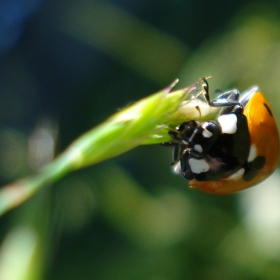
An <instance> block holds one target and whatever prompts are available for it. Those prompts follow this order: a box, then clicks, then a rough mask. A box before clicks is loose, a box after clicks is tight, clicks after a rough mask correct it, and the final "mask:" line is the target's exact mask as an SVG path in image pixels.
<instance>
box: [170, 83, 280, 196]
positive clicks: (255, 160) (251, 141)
mask: <svg viewBox="0 0 280 280" xmlns="http://www.w3.org/2000/svg"><path fill="white" fill-rule="evenodd" d="M202 81H203V82H204V83H205V85H204V96H205V99H206V101H207V103H208V104H209V106H213V107H221V110H220V113H219V115H218V116H217V118H216V119H215V120H208V121H205V122H199V121H194V120H192V121H187V122H184V123H182V124H181V125H179V126H178V127H176V128H175V130H172V131H169V134H170V136H171V137H172V138H173V140H172V142H170V143H168V144H169V145H172V146H173V163H172V165H173V170H174V171H175V173H177V174H180V175H182V176H183V177H184V178H185V179H187V180H190V184H189V185H190V187H193V188H198V189H200V190H203V191H205V192H207V193H211V194H231V193H235V192H238V191H240V190H243V189H246V188H248V187H251V186H253V185H255V184H258V183H260V182H261V181H263V180H264V179H266V178H267V177H268V176H269V175H270V174H271V173H272V172H273V171H274V170H275V168H276V166H277V163H278V154H279V135H278V130H277V125H276V121H275V118H274V116H273V113H272V109H271V106H270V104H269V103H268V101H267V100H266V99H265V97H264V96H263V94H262V93H261V92H260V90H259V88H258V87H257V86H254V87H251V88H249V89H248V90H247V91H245V92H244V93H242V94H240V93H239V91H238V90H236V89H232V90H229V91H225V92H222V93H221V94H220V95H219V96H218V97H217V98H216V99H214V100H213V101H210V96H209V85H208V82H207V80H206V78H203V79H202Z"/></svg>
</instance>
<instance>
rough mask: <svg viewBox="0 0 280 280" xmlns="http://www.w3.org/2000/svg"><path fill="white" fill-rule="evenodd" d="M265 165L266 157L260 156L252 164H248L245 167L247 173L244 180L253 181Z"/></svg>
mask: <svg viewBox="0 0 280 280" xmlns="http://www.w3.org/2000/svg"><path fill="white" fill-rule="evenodd" d="M264 165H265V157H264V156H258V157H256V158H255V159H254V160H253V161H251V162H246V163H245V165H244V168H245V173H244V175H243V179H244V180H245V181H251V180H252V179H254V177H255V176H257V174H258V170H261V169H262V168H263V167H264Z"/></svg>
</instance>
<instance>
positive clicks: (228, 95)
mask: <svg viewBox="0 0 280 280" xmlns="http://www.w3.org/2000/svg"><path fill="white" fill-rule="evenodd" d="M202 80H203V81H204V83H205V86H204V97H205V99H206V101H207V103H208V104H209V106H211V107H224V108H223V109H222V110H221V112H220V115H221V114H227V113H230V112H236V113H242V112H243V106H242V105H241V103H240V102H239V97H240V93H239V91H238V90H237V89H232V90H229V91H225V92H222V93H221V94H220V95H219V96H218V97H217V98H215V99H214V100H213V101H211V100H210V94H209V84H208V82H207V80H206V79H205V78H203V79H202Z"/></svg>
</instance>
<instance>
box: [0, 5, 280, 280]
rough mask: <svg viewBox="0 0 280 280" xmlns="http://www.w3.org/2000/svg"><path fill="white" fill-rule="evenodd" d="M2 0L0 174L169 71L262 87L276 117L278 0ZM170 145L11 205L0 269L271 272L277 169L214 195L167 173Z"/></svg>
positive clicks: (28, 275) (95, 275)
mask: <svg viewBox="0 0 280 280" xmlns="http://www.w3.org/2000/svg"><path fill="white" fill-rule="evenodd" d="M2 2H3V3H4V2H7V3H8V2H9V3H10V4H9V5H10V6H9V9H8V8H7V7H8V6H7V5H4V4H2ZM2 2H1V4H0V14H4V15H5V16H6V19H7V20H6V21H4V17H1V22H0V31H1V34H7V35H9V36H11V37H10V38H8V39H9V40H8V39H7V43H5V47H3V48H2V51H1V57H0V121H1V127H0V176H1V177H0V181H1V185H4V184H6V183H8V182H10V181H12V180H15V179H18V178H20V177H22V176H25V175H28V174H30V173H32V172H34V171H36V170H37V169H38V168H39V167H41V166H42V165H44V164H45V163H47V162H49V161H50V159H51V158H52V157H53V155H54V154H58V153H59V152H61V151H62V150H64V148H65V147H66V146H68V144H69V143H71V142H72V141H73V140H74V139H75V138H77V137H78V136H79V135H80V134H82V133H83V132H85V131H87V130H89V129H90V128H92V127H93V126H95V125H97V124H98V123H100V122H101V121H103V120H104V119H105V118H106V117H107V116H109V115H111V114H112V113H113V112H115V111H116V110H118V109H120V108H122V107H124V106H126V105H128V104H129V103H131V102H133V101H134V100H137V99H140V98H141V97H144V96H146V95H148V94H150V93H152V92H155V91H157V90H158V89H160V88H163V87H164V86H166V85H167V84H168V83H170V82H171V81H172V80H174V78H176V77H179V78H180V87H183V86H187V85H189V84H192V83H193V82H195V81H197V79H198V78H199V77H202V76H208V75H212V76H213V78H212V79H211V80H210V81H209V82H210V86H211V89H212V90H214V89H216V88H219V89H225V88H228V87H237V88H239V90H241V91H242V90H244V89H246V88H248V87H249V86H251V85H252V84H258V85H259V86H260V88H261V89H262V91H263V92H264V93H265V95H266V96H267V98H268V100H269V101H270V102H271V103H272V104H273V107H274V111H275V116H276V118H277V120H278V122H279V120H280V112H279V109H278V108H279V107H280V104H279V103H280V99H279V94H280V91H279V90H278V88H279V86H278V80H279V78H278V77H279V76H280V71H279V67H278V65H279V64H280V63H279V59H280V47H279V46H280V17H279V14H280V13H279V12H280V5H279V4H278V3H277V2H275V1H267V2H266V4H265V5H264V4H259V3H257V2H256V3H255V2H248V1H224V2H222V1H220V2H213V1H192V2H189V1H179V0H177V1H125V0H122V1H121V0H114V1H97V0H79V1H78V0H68V1H66V0H58V1H55V0H51V1H37V3H36V4H35V2H36V1H27V0H21V1H2ZM33 2H34V4H32V3H33ZM12 3H13V5H12ZM24 3H25V4H24ZM39 4H41V5H39ZM11 7H12V8H11ZM28 7H29V8H30V9H27V8H28ZM31 7H32V8H31ZM35 7H36V9H35ZM24 8H26V10H24ZM27 11H29V12H27ZM19 15H22V16H21V17H20V19H19ZM7 22H11V23H12V25H10V26H16V27H17V28H16V30H17V32H18V33H17V36H15V37H13V36H12V34H13V33H12V32H4V31H3V30H8V29H9V28H10V27H7V26H8V25H7ZM7 28H8V29H7ZM10 30H15V29H10ZM3 32H4V33H3ZM1 34H0V36H1ZM5 36H6V35H5ZM3 38H4V37H3ZM3 38H2V39H1V40H2V41H1V42H4V40H3ZM3 44H4V43H3ZM170 153H171V151H170V149H169V148H167V147H161V146H156V145H152V146H142V147H139V148H137V149H135V150H133V151H131V152H129V153H127V154H124V155H122V156H119V157H117V158H115V159H114V160H110V161H108V162H104V163H102V164H99V165H97V166H93V167H89V168H87V169H84V170H81V171H78V172H75V173H72V174H71V175H69V176H67V177H65V179H63V180H62V181H61V182H60V183H58V184H56V185H54V186H52V187H48V186H46V188H45V189H43V190H41V191H40V192H39V193H37V194H36V195H35V196H34V197H33V198H32V199H30V200H29V201H28V202H26V203H25V204H23V205H21V206H20V207H18V208H17V209H15V210H13V211H12V212H10V213H8V214H7V215H6V216H4V217H3V218H2V219H1V234H0V236H1V246H0V279H1V280H2V279H13V280H14V279H16V280H17V279H28V280H32V279H52V280H53V279H59V280H63V279H67V280H71V279H73V280H74V279H81V280H83V279H98V280H99V279H102V280H103V279H114V280H118V279H120V280H125V279H139V280H140V279H141V280H142V279H164V280H167V279H170V280H176V279H178V280H181V279H182V280H183V279H229V280H230V279H279V278H280V241H279V240H280V239H279V232H280V207H279V205H280V203H279V202H280V193H279V180H280V178H279V176H280V174H279V172H278V171H276V172H275V174H274V175H273V176H272V177H271V178H269V179H268V180H267V181H265V182H264V183H262V184H260V185H259V186H256V187H254V188H252V189H249V190H247V191H244V192H242V193H240V194H238V195H232V196H219V197H215V196H210V195H207V194H204V193H201V192H199V191H197V190H189V189H188V188H187V181H185V180H183V179H182V178H180V177H177V176H175V175H173V174H172V173H171V172H170V170H169V165H170V159H171V156H170Z"/></svg>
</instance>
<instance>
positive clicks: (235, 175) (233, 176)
mask: <svg viewBox="0 0 280 280" xmlns="http://www.w3.org/2000/svg"><path fill="white" fill-rule="evenodd" d="M244 173H245V169H244V168H240V169H239V170H237V171H236V172H235V173H233V174H231V175H230V176H228V177H227V178H226V180H237V179H239V178H241V177H242V176H243V174H244Z"/></svg>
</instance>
